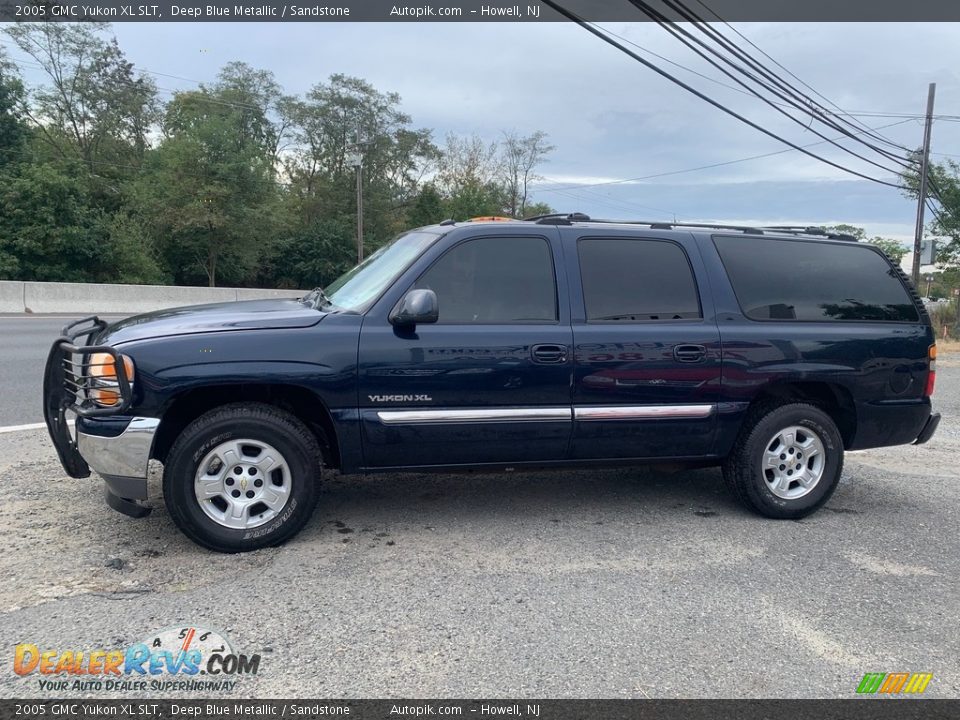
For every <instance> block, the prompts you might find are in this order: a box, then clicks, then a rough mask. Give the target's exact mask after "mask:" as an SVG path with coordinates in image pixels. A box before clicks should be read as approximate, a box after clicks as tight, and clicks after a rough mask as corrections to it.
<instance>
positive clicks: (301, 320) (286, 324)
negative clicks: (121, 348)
mask: <svg viewBox="0 0 960 720" xmlns="http://www.w3.org/2000/svg"><path fill="white" fill-rule="evenodd" d="M326 316H327V313H325V312H322V311H320V310H314V309H313V308H312V307H310V306H308V305H304V304H303V303H301V302H299V301H298V300H295V299H292V298H283V299H276V300H243V301H240V302H225V303H212V304H209V305H190V306H188V307H178V308H170V309H168V310H157V311H156V312H151V313H145V314H143V315H134V316H133V317H129V318H126V319H125V320H121V321H120V322H116V323H113V324H112V325H109V326H107V328H106V329H105V330H104V331H103V332H102V333H101V334H100V336H99V337H98V338H97V343H98V344H101V345H119V344H121V343H126V342H130V341H132V340H146V339H149V338H158V337H169V336H172V335H188V334H191V333H207V332H227V331H231V330H263V329H271V328H301V327H309V326H311V325H316V324H317V323H318V322H320V321H321V320H322V319H323V318H324V317H326Z"/></svg>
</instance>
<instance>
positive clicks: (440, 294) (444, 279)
mask: <svg viewBox="0 0 960 720" xmlns="http://www.w3.org/2000/svg"><path fill="white" fill-rule="evenodd" d="M414 287H417V288H427V289H430V290H433V291H434V292H435V293H436V294H437V300H438V302H439V306H440V320H439V322H441V323H445V324H507V323H537V322H556V321H557V287H556V281H555V278H554V272H553V257H552V256H551V253H550V246H549V245H548V244H547V241H546V240H544V239H543V238H539V237H496V238H478V239H476V240H467V241H466V242H463V243H460V244H459V245H456V246H454V247H453V248H451V249H450V250H448V251H447V252H446V254H444V255H443V256H442V257H441V258H440V259H439V260H437V262H436V263H434V264H433V265H432V266H431V267H430V269H429V270H427V271H426V272H425V273H424V274H423V275H421V276H420V279H419V280H418V281H417V283H416V285H415V286H414Z"/></svg>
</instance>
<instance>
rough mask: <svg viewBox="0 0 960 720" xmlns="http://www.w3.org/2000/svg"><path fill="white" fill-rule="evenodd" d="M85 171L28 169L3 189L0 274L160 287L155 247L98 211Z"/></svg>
mask: <svg viewBox="0 0 960 720" xmlns="http://www.w3.org/2000/svg"><path fill="white" fill-rule="evenodd" d="M81 169H82V166H79V167H78V166H76V162H75V163H74V166H73V167H66V168H61V167H60V166H58V165H55V164H51V163H44V164H33V163H24V164H22V165H21V166H20V167H19V168H18V171H17V172H16V173H15V174H12V175H10V176H8V177H7V178H5V182H4V183H3V184H2V185H0V272H2V275H3V277H5V278H9V279H12V280H36V281H54V282H156V281H158V280H162V275H161V273H160V272H159V269H158V268H157V266H156V263H155V261H154V259H153V257H152V255H151V254H150V252H149V246H147V245H145V244H144V243H143V242H142V241H140V240H139V239H136V238H131V237H130V235H129V233H127V234H126V235H125V234H124V232H123V228H121V227H119V226H116V225H114V222H113V219H112V218H111V217H110V216H109V215H107V214H105V213H104V212H103V211H102V210H100V209H99V208H97V207H96V206H95V204H94V203H93V202H92V200H91V196H92V190H91V188H90V186H89V184H88V183H87V176H86V175H85V174H84V173H83V172H80V170H81Z"/></svg>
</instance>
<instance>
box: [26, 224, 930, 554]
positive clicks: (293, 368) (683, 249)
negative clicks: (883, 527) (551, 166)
mask: <svg viewBox="0 0 960 720" xmlns="http://www.w3.org/2000/svg"><path fill="white" fill-rule="evenodd" d="M935 357H936V347H935V345H934V334H933V330H932V329H931V326H930V320H929V318H928V316H927V314H926V313H925V312H924V309H923V305H922V304H921V302H920V300H919V298H918V297H917V295H916V293H915V292H914V290H913V288H912V286H911V285H910V283H909V282H908V281H907V279H906V277H905V276H904V275H903V273H902V272H901V271H900V270H899V268H898V267H896V266H895V265H893V264H892V263H891V262H890V261H889V260H888V259H887V257H886V256H885V255H884V254H883V253H882V252H881V251H879V250H878V249H877V248H875V247H873V246H871V245H866V244H861V243H857V242H855V241H853V239H852V238H847V237H844V236H837V235H827V234H826V233H824V232H823V231H819V230H816V229H794V228H775V229H769V228H741V227H716V226H695V225H681V224H657V223H639V222H636V223H629V222H624V223H620V222H606V221H591V220H590V219H589V218H587V217H586V216H583V215H579V214H574V215H554V216H544V217H541V218H535V219H533V220H529V221H510V222H466V223H454V222H452V221H447V222H444V223H441V224H440V225H436V226H432V227H425V228H420V229H417V230H414V231H411V232H408V233H406V234H404V235H401V236H400V237H398V238H396V239H395V240H393V241H392V242H390V243H389V244H387V245H386V246H384V247H383V248H381V249H380V250H378V251H377V252H376V253H375V254H373V255H371V256H370V257H369V258H367V259H366V260H365V261H364V262H363V263H361V264H360V265H358V266H357V267H356V268H354V269H353V270H351V271H350V272H348V273H346V274H345V275H344V276H342V277H341V278H340V279H339V280H337V281H336V282H334V283H333V284H332V285H330V286H329V287H328V288H326V290H325V291H324V290H320V289H317V290H314V291H313V292H311V293H309V294H308V295H307V296H306V297H304V298H302V299H301V300H299V301H298V300H270V301H252V302H238V303H225V304H215V305H201V306H197V307H188V308H178V309H173V310H164V311H160V312H156V313H152V314H148V315H140V316H136V317H132V318H129V319H126V320H123V321H122V322H118V323H116V324H113V325H107V324H106V323H105V322H103V321H101V320H99V319H97V318H87V319H85V320H81V321H78V322H77V323H74V324H73V325H70V326H68V327H67V328H65V329H64V332H63V336H62V337H61V338H59V339H57V341H56V342H55V343H54V345H53V348H52V350H51V353H50V356H49V360H48V363H47V368H46V376H45V387H44V411H45V416H46V419H47V424H48V427H49V429H50V434H51V437H52V438H53V442H54V444H55V446H56V448H57V451H58V453H59V455H60V458H61V460H62V462H63V465H64V468H65V469H66V471H67V473H68V474H70V475H71V476H73V477H87V476H88V475H89V474H90V468H93V469H94V470H96V471H97V472H98V473H99V474H100V475H101V476H102V477H103V479H104V480H105V481H106V488H107V501H108V503H109V504H110V505H111V506H112V507H114V508H115V509H117V510H120V511H121V512H124V513H126V514H128V515H132V516H140V515H143V514H145V513H146V512H148V511H149V508H148V507H146V506H144V505H142V504H141V503H140V502H139V501H141V500H144V499H146V497H147V481H146V478H147V464H148V461H149V460H150V459H151V458H154V459H157V460H159V461H161V462H162V463H163V464H164V476H163V492H164V497H165V500H166V505H167V508H168V509H169V511H170V514H171V515H172V516H173V518H174V520H175V521H176V523H177V525H178V526H179V527H180V528H181V529H182V530H183V532H184V533H186V534H187V535H188V536H189V537H190V538H192V539H193V540H194V541H196V542H198V543H200V544H201V545H204V546H206V547H208V548H212V549H214V550H219V551H224V552H235V551H242V550H250V549H254V548H258V547H262V546H265V545H274V544H277V543H281V542H283V541H285V540H287V539H288V538H290V537H291V536H292V535H293V534H294V533H296V532H297V531H298V530H299V529H300V528H302V527H303V526H304V524H305V523H306V522H307V521H308V519H309V517H310V514H311V512H312V510H313V508H314V506H315V504H316V502H317V498H318V492H319V484H320V481H321V479H322V477H323V474H324V472H325V471H326V470H327V469H329V468H336V469H338V470H339V471H340V472H341V473H344V474H349V473H366V472H380V471H387V472H390V471H396V470H418V471H420V470H444V471H452V470H453V471H455V470H461V469H468V468H469V469H478V468H479V469H486V470H518V471H519V470H523V469H524V468H529V467H543V466H555V467H572V466H583V465H594V464H613V463H623V464H628V463H645V462H655V463H657V462H671V463H674V462H690V463H696V464H699V465H703V464H717V465H722V467H723V476H724V478H725V479H726V482H727V484H728V485H729V487H730V489H731V491H732V492H733V493H734V494H735V495H736V496H737V497H738V498H739V499H740V500H741V501H742V502H743V503H745V504H746V505H747V506H748V507H750V508H752V509H753V510H755V511H757V512H759V513H760V514H762V515H765V516H767V517H772V518H799V517H803V516H804V515H807V514H809V513H811V512H813V511H814V510H816V509H817V508H818V507H820V506H821V505H823V503H825V502H826V501H827V499H828V498H829V497H830V495H831V493H832V492H833V491H834V489H835V488H836V486H837V482H838V480H839V478H840V473H841V469H842V466H843V453H844V450H845V449H847V450H853V449H861V448H871V447H879V446H884V445H898V444H904V443H922V442H925V441H926V440H928V439H929V438H930V437H931V435H932V434H933V433H934V431H935V430H936V427H937V423H938V422H939V419H940V416H939V415H938V414H935V413H931V403H930V396H931V394H932V393H933V384H934V374H935ZM69 415H76V426H75V431H71V429H70V426H69V424H68V422H67V417H68V416H69Z"/></svg>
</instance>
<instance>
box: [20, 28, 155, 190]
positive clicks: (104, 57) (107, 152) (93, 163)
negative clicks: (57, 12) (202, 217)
mask: <svg viewBox="0 0 960 720" xmlns="http://www.w3.org/2000/svg"><path fill="white" fill-rule="evenodd" d="M106 29H107V26H106V25H105V24H104V23H55V22H44V23H18V24H16V25H10V26H8V27H6V28H4V29H3V32H5V33H6V34H7V35H8V36H9V37H10V39H11V40H13V42H14V43H15V44H16V46H17V47H18V48H19V49H20V50H22V51H23V52H25V53H27V54H28V55H30V56H31V57H32V58H33V59H34V61H36V62H37V63H38V64H39V65H40V66H41V68H42V70H43V72H44V73H45V74H46V76H47V79H48V81H49V83H48V84H47V85H45V86H42V87H39V88H36V89H34V90H33V91H32V93H31V96H30V98H29V100H30V102H28V103H23V104H22V108H23V111H24V113H25V114H26V115H27V117H29V118H30V120H31V121H32V122H33V124H34V125H35V126H36V127H37V128H39V129H40V134H41V137H42V138H43V139H44V140H45V141H46V142H47V143H49V144H50V146H51V147H53V148H54V149H55V150H56V151H57V152H58V153H59V155H60V156H61V157H63V158H72V157H77V156H79V157H80V158H82V159H83V161H84V162H85V163H86V164H87V166H88V167H89V169H90V170H91V171H94V170H102V169H103V166H105V165H108V164H110V163H113V164H114V165H116V164H117V163H118V161H122V162H123V163H136V162H139V160H140V159H141V158H142V157H143V154H144V151H145V150H146V148H147V145H148V139H147V138H148V134H149V131H150V128H151V126H152V125H153V123H154V122H155V121H156V119H157V106H156V86H155V84H154V83H153V80H152V79H150V78H149V77H146V76H144V75H136V74H135V73H134V70H133V65H132V64H131V63H130V62H128V61H127V59H126V57H125V56H124V54H123V52H122V51H121V50H120V47H119V45H117V41H116V38H110V39H106V38H104V37H103V34H104V32H105V31H106Z"/></svg>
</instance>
